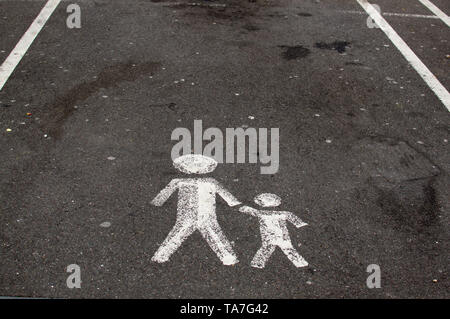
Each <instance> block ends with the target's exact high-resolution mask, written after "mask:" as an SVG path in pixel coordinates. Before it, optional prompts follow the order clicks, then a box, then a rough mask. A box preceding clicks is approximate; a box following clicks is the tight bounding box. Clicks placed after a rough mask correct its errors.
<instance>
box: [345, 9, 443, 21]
mask: <svg viewBox="0 0 450 319" xmlns="http://www.w3.org/2000/svg"><path fill="white" fill-rule="evenodd" d="M341 12H343V13H354V14H367V13H366V12H364V11H355V10H345V11H341ZM381 14H382V15H384V16H391V17H402V18H421V19H439V17H437V16H435V15H427V14H412V13H396V12H382V13H381Z"/></svg>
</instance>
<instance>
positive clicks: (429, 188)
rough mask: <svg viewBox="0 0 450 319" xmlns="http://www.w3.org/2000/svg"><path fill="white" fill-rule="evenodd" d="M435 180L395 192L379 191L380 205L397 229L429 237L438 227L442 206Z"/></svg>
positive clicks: (405, 185) (400, 187) (411, 183)
mask: <svg viewBox="0 0 450 319" xmlns="http://www.w3.org/2000/svg"><path fill="white" fill-rule="evenodd" d="M433 181H434V178H427V179H423V180H414V181H405V182H402V183H401V184H399V185H395V187H392V188H384V187H377V189H378V199H377V204H378V205H379V207H380V208H381V209H382V211H383V213H384V214H385V215H387V216H389V218H390V219H392V220H393V221H395V222H396V225H397V226H396V227H395V228H397V229H400V230H404V231H411V230H412V231H416V232H419V233H422V234H425V233H426V228H428V227H431V226H434V225H436V224H437V215H438V211H439V205H438V201H437V196H436V190H435V188H434V187H433Z"/></svg>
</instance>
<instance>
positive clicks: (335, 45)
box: [315, 41, 350, 53]
mask: <svg viewBox="0 0 450 319" xmlns="http://www.w3.org/2000/svg"><path fill="white" fill-rule="evenodd" d="M349 45H350V42H347V41H334V42H331V43H325V42H317V43H316V44H315V47H316V48H318V49H322V50H335V51H337V52H339V53H344V52H345V50H346V49H347V47H348V46H349Z"/></svg>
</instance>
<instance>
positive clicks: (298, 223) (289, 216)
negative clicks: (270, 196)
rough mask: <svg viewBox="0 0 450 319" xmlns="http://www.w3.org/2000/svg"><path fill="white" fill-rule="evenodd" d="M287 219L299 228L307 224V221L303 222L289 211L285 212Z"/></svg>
mask: <svg viewBox="0 0 450 319" xmlns="http://www.w3.org/2000/svg"><path fill="white" fill-rule="evenodd" d="M286 216H287V218H286V219H287V220H288V221H290V222H291V223H292V224H294V225H295V227H297V228H300V227H303V226H306V225H308V224H307V223H305V222H303V221H302V220H301V219H300V218H298V217H297V216H296V215H294V214H292V213H291V212H286Z"/></svg>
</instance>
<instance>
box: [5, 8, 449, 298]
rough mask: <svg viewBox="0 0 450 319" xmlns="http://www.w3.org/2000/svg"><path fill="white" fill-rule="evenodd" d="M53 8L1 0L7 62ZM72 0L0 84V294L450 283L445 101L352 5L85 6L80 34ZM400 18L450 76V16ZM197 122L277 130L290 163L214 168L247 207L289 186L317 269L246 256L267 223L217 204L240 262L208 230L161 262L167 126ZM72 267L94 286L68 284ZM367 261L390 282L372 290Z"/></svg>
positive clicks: (287, 292) (348, 289)
mask: <svg viewBox="0 0 450 319" xmlns="http://www.w3.org/2000/svg"><path fill="white" fill-rule="evenodd" d="M74 2H76V1H74ZM432 2H433V3H435V4H436V5H437V6H438V7H439V8H440V9H441V10H442V11H444V12H445V13H447V14H450V3H449V2H448V1H445V0H432ZM44 3H45V2H44V1H0V51H1V52H0V60H1V61H3V60H4V59H5V58H6V57H7V56H8V54H9V52H10V51H11V50H12V49H13V48H14V46H15V44H16V43H17V41H18V40H19V39H20V38H21V36H22V35H23V33H24V32H25V31H26V30H27V28H28V26H29V25H30V24H31V22H32V21H33V19H34V18H35V17H36V16H37V14H38V13H39V11H40V9H41V8H42V7H43V5H44ZM69 3H71V2H62V3H61V4H60V5H59V6H58V8H57V9H56V11H55V12H54V13H53V15H52V16H51V18H50V19H49V21H48V22H47V24H46V25H45V27H44V29H43V30H42V31H41V33H40V34H39V36H38V37H37V38H36V40H35V42H34V43H33V45H32V46H31V48H30V49H29V50H28V52H27V54H26V56H25V57H24V58H23V59H22V61H21V62H20V64H19V65H18V67H17V68H16V70H15V72H14V73H13V75H12V76H11V78H10V79H9V80H8V82H7V83H6V85H5V87H4V88H3V90H2V91H0V101H1V102H0V127H1V134H0V145H1V150H2V152H1V155H0V199H1V200H0V295H2V296H28V297H94V298H100V297H111V298H124V297H133V298H134V297H136V298H180V297H181V298H330V297H332V298H433V297H437V298H448V297H450V295H449V291H450V290H449V280H448V271H449V267H448V261H449V224H450V216H449V211H450V203H449V198H450V179H449V174H448V172H449V169H450V152H449V145H448V140H449V139H450V134H449V132H450V130H449V124H450V117H449V113H448V110H447V109H446V108H445V107H444V105H443V104H442V103H441V101H440V100H439V99H438V98H437V97H436V96H435V95H434V93H433V92H432V91H431V90H430V88H429V87H428V86H427V85H426V84H425V82H424V81H423V80H422V78H421V77H420V76H419V75H418V74H417V72H416V71H415V70H414V69H413V68H412V67H411V66H409V65H408V63H407V62H406V60H405V59H404V58H403V56H402V55H401V54H400V53H399V51H398V50H397V49H396V47H395V46H394V45H393V44H392V43H391V42H390V41H389V39H388V38H387V37H386V36H385V34H384V33H383V32H382V31H380V30H379V29H371V28H368V27H367V25H366V20H367V15H366V14H363V13H362V11H363V10H362V8H361V7H360V6H359V5H358V3H357V2H356V1H353V0H345V1H344V0H340V1H336V0H314V1H313V0H303V1H300V0H296V1H286V0H279V1H273V0H271V1H263V0H256V1H253V2H249V1H235V0H230V1H226V0H219V1H212V2H211V1H208V2H198V3H201V4H202V5H192V3H193V2H189V1H185V0H182V1H181V2H170V1H168V2H165V1H161V2H160V1H144V0H140V1H139V0H129V1H106V0H102V1H100V0H99V1H81V2H79V4H80V6H81V13H82V27H81V28H80V29H69V28H67V27H66V18H67V15H68V14H67V13H66V7H67V5H68V4H69ZM189 3H191V4H189ZM377 3H378V4H379V5H380V6H381V8H382V11H383V12H394V13H408V14H422V15H432V13H431V12H430V11H429V10H428V9H427V8H425V7H424V6H423V5H422V4H420V3H419V2H418V1H411V0H401V1H395V2H394V1H387V0H379V1H378V2H377ZM221 5H223V6H221ZM351 11H359V12H360V13H354V12H353V13H352V12H351ZM385 18H386V20H387V21H388V22H389V23H390V24H391V25H392V27H393V28H394V29H395V30H396V31H397V32H398V34H399V35H400V36H401V37H402V38H403V39H404V40H405V41H406V42H407V43H408V45H409V46H410V47H411V49H412V50H413V51H414V52H415V53H416V54H417V56H418V57H419V58H420V59H421V60H422V61H423V62H424V63H425V64H426V65H427V66H428V67H429V69H430V70H431V71H432V72H433V73H434V74H435V75H436V77H437V78H438V79H439V81H441V83H442V84H443V85H444V86H445V87H447V88H449V87H450V77H449V76H448V75H449V74H450V73H449V63H450V60H449V58H448V54H450V47H449V42H448V41H450V36H449V35H450V30H449V28H448V27H447V26H446V25H445V24H444V23H443V22H442V21H441V20H439V19H431V18H430V19H428V18H413V17H404V16H385ZM27 113H31V114H29V115H27ZM195 119H197V120H202V121H203V127H204V128H208V127H217V128H220V129H221V130H223V131H224V132H225V129H226V128H236V127H241V126H248V127H255V128H280V169H279V172H278V173H276V174H273V175H262V174H260V167H261V165H260V164H259V163H258V164H221V165H219V167H218V168H217V170H216V171H215V172H214V174H213V177H214V178H216V179H217V180H218V181H220V182H221V183H222V184H223V185H224V186H225V187H226V188H227V189H228V190H230V191H231V192H232V193H233V194H234V195H235V196H236V197H237V198H238V199H239V200H241V201H242V202H244V203H246V204H252V199H253V197H254V196H256V195H257V194H259V193H264V192H271V193H276V194H278V195H279V196H280V197H281V198H282V200H283V203H282V206H281V207H280V208H281V209H283V210H287V211H291V212H294V213H295V214H296V215H297V216H299V217H300V218H302V219H303V220H304V221H305V222H307V223H308V226H306V227H303V228H300V229H296V228H295V227H293V226H292V225H290V226H289V230H290V235H291V238H292V241H293V242H294V244H295V247H296V248H297V249H298V251H299V253H300V254H301V255H302V256H303V257H304V258H305V259H306V260H307V261H308V262H309V266H308V267H306V268H295V267H294V266H293V265H292V264H291V263H290V261H289V260H288V259H287V258H286V256H284V255H283V254H282V252H281V251H280V250H277V251H276V252H275V253H274V255H272V257H271V258H270V260H269V262H268V264H267V265H266V267H265V268H264V269H256V268H252V267H250V261H251V259H252V258H253V256H254V254H255V253H256V251H257V250H258V248H259V247H260V245H261V240H260V234H259V226H258V221H257V220H256V219H255V218H253V217H251V216H248V215H245V214H242V213H239V212H238V211H237V210H236V209H233V208H230V207H228V206H227V205H226V204H225V202H223V201H221V200H218V204H217V214H218V219H219V223H220V225H221V227H222V229H223V231H224V232H225V234H226V235H227V237H228V238H229V240H230V241H232V242H233V245H234V249H235V251H236V253H237V254H238V256H239V260H240V262H239V263H238V264H237V265H235V266H223V265H222V264H221V263H220V261H219V259H218V258H217V257H216V255H215V254H214V253H213V251H212V250H211V249H210V248H209V246H208V245H207V243H206V242H205V241H204V239H203V238H202V237H201V236H200V234H199V233H195V234H194V235H193V236H191V237H190V238H188V239H187V240H186V241H185V242H184V243H183V245H182V246H181V247H180V248H179V250H178V251H177V252H176V253H175V254H174V255H173V256H172V258H171V259H170V261H169V262H167V263H164V264H157V263H154V262H152V261H151V260H150V259H151V257H152V256H153V254H154V252H155V251H156V250H157V248H158V247H159V245H160V244H161V243H162V241H163V240H164V238H165V237H166V236H167V234H168V232H169V231H170V229H171V228H172V227H173V225H174V223H175V219H176V205H177V203H176V196H172V197H171V198H170V199H169V201H168V202H167V203H166V204H165V205H164V206H163V207H154V206H152V205H151V204H150V201H151V200H152V199H153V198H154V196H155V195H156V194H157V193H158V192H159V191H160V190H161V189H162V188H163V187H165V186H166V185H167V184H168V183H169V181H170V180H171V179H172V178H175V177H178V176H179V172H177V171H176V170H175V169H174V168H173V166H172V163H171V158H170V153H171V149H172V146H173V145H174V144H175V142H174V141H171V138H170V137H171V133H172V131H173V130H174V129H175V128H177V127H186V128H189V129H190V130H192V131H193V123H194V120H195ZM7 129H10V130H11V131H6V130H7ZM108 158H109V159H108ZM113 158H114V159H113ZM253 206H254V205H253ZM105 222H109V223H110V226H109V227H103V226H104V225H105V224H103V226H101V224H102V223H105ZM300 244H301V246H300ZM70 264H77V265H79V266H80V268H81V280H82V284H81V288H80V289H69V288H67V286H66V278H67V276H68V275H69V273H67V272H66V267H67V266H68V265H70ZM369 264H378V265H379V266H380V268H381V286H382V287H381V288H380V289H368V288H367V286H366V278H367V276H368V275H369V274H368V273H367V272H366V268H367V266H368V265H369Z"/></svg>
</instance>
